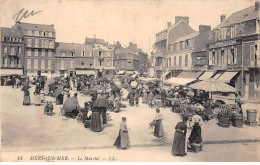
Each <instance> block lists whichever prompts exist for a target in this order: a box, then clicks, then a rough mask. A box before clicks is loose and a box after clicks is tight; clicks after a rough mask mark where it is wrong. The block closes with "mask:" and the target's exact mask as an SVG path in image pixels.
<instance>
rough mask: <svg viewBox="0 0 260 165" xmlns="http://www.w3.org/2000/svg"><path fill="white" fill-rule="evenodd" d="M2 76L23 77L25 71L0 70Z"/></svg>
mask: <svg viewBox="0 0 260 165" xmlns="http://www.w3.org/2000/svg"><path fill="white" fill-rule="evenodd" d="M0 75H1V76H10V75H18V76H22V75H23V69H1V70H0Z"/></svg>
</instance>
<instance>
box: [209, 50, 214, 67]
mask: <svg viewBox="0 0 260 165" xmlns="http://www.w3.org/2000/svg"><path fill="white" fill-rule="evenodd" d="M212 61H213V60H212V52H209V65H212Z"/></svg>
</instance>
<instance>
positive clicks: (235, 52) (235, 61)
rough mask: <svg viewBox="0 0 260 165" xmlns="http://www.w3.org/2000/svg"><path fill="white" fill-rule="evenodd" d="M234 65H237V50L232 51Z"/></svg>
mask: <svg viewBox="0 0 260 165" xmlns="http://www.w3.org/2000/svg"><path fill="white" fill-rule="evenodd" d="M234 64H237V48H235V49H234Z"/></svg>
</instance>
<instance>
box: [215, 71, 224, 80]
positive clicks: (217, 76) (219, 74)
mask: <svg viewBox="0 0 260 165" xmlns="http://www.w3.org/2000/svg"><path fill="white" fill-rule="evenodd" d="M222 73H223V72H219V73H217V74H215V76H214V77H213V78H214V79H218V78H219V77H220V76H221V75H222Z"/></svg>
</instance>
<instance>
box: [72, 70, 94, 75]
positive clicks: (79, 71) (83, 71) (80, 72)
mask: <svg viewBox="0 0 260 165" xmlns="http://www.w3.org/2000/svg"><path fill="white" fill-rule="evenodd" d="M76 75H96V71H95V70H76Z"/></svg>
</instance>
